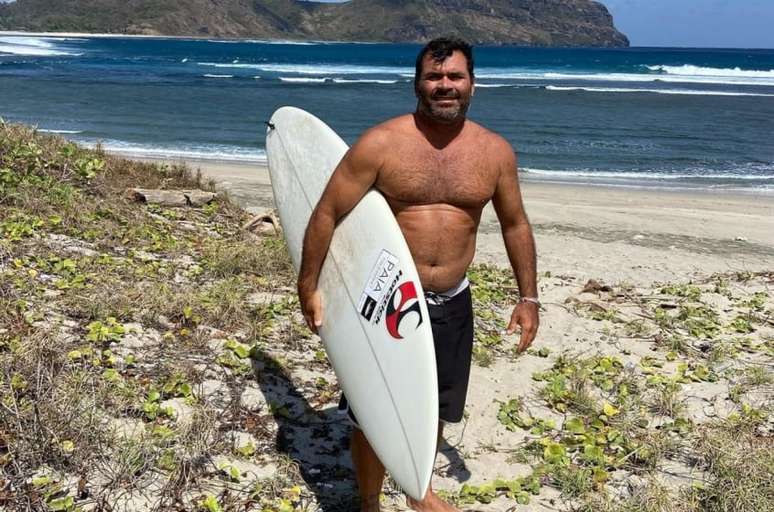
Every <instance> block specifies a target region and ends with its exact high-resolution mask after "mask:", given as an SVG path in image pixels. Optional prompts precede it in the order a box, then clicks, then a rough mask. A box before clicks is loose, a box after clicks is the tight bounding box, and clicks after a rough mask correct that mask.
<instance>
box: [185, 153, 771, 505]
mask: <svg viewBox="0 0 774 512" xmlns="http://www.w3.org/2000/svg"><path fill="white" fill-rule="evenodd" d="M189 164H191V165H192V167H194V168H199V169H200V170H201V172H202V173H203V175H204V176H205V177H208V178H211V179H213V180H215V182H216V183H217V188H219V189H221V190H224V191H227V192H228V194H229V195H230V197H232V198H233V199H235V200H236V201H237V202H238V203H239V204H240V205H242V206H243V207H245V208H246V209H248V210H250V211H254V212H258V211H260V210H262V209H265V208H270V207H271V206H272V194H271V188H270V183H269V179H268V172H267V169H266V168H265V167H262V166H258V165H255V166H245V165H234V164H213V163H211V162H189ZM522 189H523V197H524V202H525V205H526V209H527V212H528V214H529V216H530V219H531V222H532V225H533V228H534V232H535V237H536V242H537V251H538V265H539V274H540V279H539V284H540V293H541V298H542V300H543V303H544V311H543V313H542V316H541V329H540V332H539V334H538V338H537V340H536V341H535V344H534V347H536V348H542V347H546V348H549V349H550V351H551V354H552V356H551V357H550V358H540V357H537V356H535V355H528V354H525V355H522V356H521V357H519V358H518V359H515V360H514V359H513V358H497V359H496V360H495V361H494V363H493V364H492V365H491V366H489V367H486V368H484V367H478V366H474V368H473V372H472V376H471V383H470V389H469V395H468V405H467V415H468V417H467V420H466V421H465V422H464V424H461V425H453V426H450V427H449V428H448V429H447V431H446V433H445V438H446V442H445V443H444V444H443V445H442V453H441V456H440V457H439V459H438V464H437V471H436V477H435V479H434V482H435V485H436V487H437V488H440V489H447V490H450V491H452V492H456V491H458V490H459V489H460V486H461V485H462V484H463V483H469V484H473V485H477V484H481V483H484V482H487V481H491V480H492V479H494V478H498V477H503V478H514V477H517V476H520V475H525V474H528V473H529V472H530V467H529V466H527V465H524V464H518V463H512V462H509V461H508V455H509V452H510V451H511V450H512V449H513V448H515V447H517V446H518V445H519V443H521V442H522V441H523V440H524V439H525V437H526V436H527V433H526V432H516V433H514V432H508V431H506V430H505V429H504V428H503V426H502V425H500V424H499V423H498V420H497V411H498V407H499V403H498V402H497V401H496V400H500V401H507V400H508V399H509V398H513V397H516V396H521V397H522V398H523V399H524V400H525V403H526V404H527V405H528V406H529V407H530V409H531V411H532V414H536V415H543V416H546V417H550V416H551V414H552V413H551V411H550V410H549V409H547V408H546V407H545V406H544V405H543V404H542V403H541V400H539V399H538V398H537V390H538V388H539V387H540V385H539V383H536V382H534V381H533V380H532V379H531V376H532V374H533V373H534V372H537V371H543V370H546V369H548V368H549V367H550V366H551V364H552V363H553V358H554V355H555V354H562V353H575V354H584V355H587V356H590V355H593V354H596V353H604V354H612V355H616V356H621V354H626V355H625V356H623V357H624V359H627V358H629V359H630V360H633V361H637V360H638V359H637V358H639V357H643V356H645V355H649V354H653V352H652V349H653V347H652V343H647V342H644V341H642V340H640V341H637V340H626V339H613V338H614V337H612V336H611V337H607V336H605V335H602V334H601V332H604V331H603V329H602V327H601V324H600V322H596V321H594V320H591V319H589V318H583V317H581V316H578V315H577V314H575V313H574V312H572V311H571V310H570V308H567V307H566V301H567V300H568V299H570V300H574V298H578V297H582V296H583V294H581V289H582V288H583V285H584V283H585V282H586V281H587V280H588V279H591V278H593V279H596V280H598V281H600V282H603V283H607V284H611V285H616V284H622V283H628V284H631V285H633V286H635V287H639V288H648V287H651V286H653V284H654V282H660V281H673V282H674V281H677V282H687V281H689V280H691V279H693V278H701V277H706V276H708V275H710V274H712V273H715V272H727V271H753V272H754V271H763V270H772V269H774V198H772V197H767V196H753V195H730V194H725V193H685V192H666V191H652V190H635V189H620V188H603V187H592V186H569V185H557V184H548V183H540V182H534V181H529V180H525V181H524V183H523V184H522ZM476 259H477V262H479V263H482V262H487V263H495V264H498V265H504V266H507V262H508V260H507V256H506V254H505V250H504V247H503V243H502V238H501V236H500V233H499V227H498V224H497V219H496V216H495V214H494V212H493V210H492V209H491V206H489V207H487V210H486V211H485V215H484V217H483V219H482V223H481V229H480V234H479V237H478V252H477V256H476ZM586 295H588V294H586ZM513 341H514V338H511V339H510V340H509V342H510V343H513ZM624 345H625V350H623V347H624ZM689 388H690V397H689V398H688V407H689V409H690V410H691V411H692V413H691V416H692V419H693V420H694V421H696V422H697V423H700V422H702V421H707V419H708V418H710V417H713V416H716V415H720V414H722V411H721V410H720V408H722V407H725V406H728V405H729V403H728V400H727V394H728V389H727V386H726V385H725V384H723V385H721V384H720V383H714V384H713V383H697V384H695V385H694V384H692V385H691V386H689ZM731 405H733V404H731ZM339 459H340V462H339V463H341V464H347V462H348V461H347V457H346V454H344V453H342V454H341V456H340V457H339ZM665 474H666V473H665ZM668 474H669V475H670V476H669V478H671V479H672V481H673V482H676V483H682V484H685V483H689V481H690V478H691V477H692V469H691V468H688V467H677V468H672V469H671V471H670V472H669V473H668ZM388 501H391V505H390V508H389V510H393V509H394V510H400V509H401V505H400V503H399V500H388ZM511 505H513V503H512V502H511V503H509V504H508V503H505V502H504V501H503V500H502V499H499V500H496V501H495V502H493V503H491V504H488V505H479V506H477V507H476V510H505V509H506V508H508V507H509V506H511ZM565 506H566V503H563V502H562V500H561V499H560V498H559V493H558V491H556V490H554V489H552V488H550V487H543V489H542V490H541V493H540V496H537V497H535V499H533V500H532V502H531V503H530V505H529V506H527V507H519V510H526V511H544V510H561V509H563V508H564V507H565Z"/></svg>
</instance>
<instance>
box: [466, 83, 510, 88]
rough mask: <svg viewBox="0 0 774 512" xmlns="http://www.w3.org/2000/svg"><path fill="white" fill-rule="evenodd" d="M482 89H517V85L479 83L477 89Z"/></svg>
mask: <svg viewBox="0 0 774 512" xmlns="http://www.w3.org/2000/svg"><path fill="white" fill-rule="evenodd" d="M481 87H483V88H484V89H486V88H489V87H491V88H497V87H517V85H516V84H481V83H477V84H476V88H477V89H478V88H481Z"/></svg>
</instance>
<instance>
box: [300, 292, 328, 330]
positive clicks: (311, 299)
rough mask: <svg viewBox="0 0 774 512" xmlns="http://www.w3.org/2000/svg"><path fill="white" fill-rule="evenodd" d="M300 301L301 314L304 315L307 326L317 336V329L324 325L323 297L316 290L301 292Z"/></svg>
mask: <svg viewBox="0 0 774 512" xmlns="http://www.w3.org/2000/svg"><path fill="white" fill-rule="evenodd" d="M298 300H299V302H300V303H301V313H303V315H304V319H305V320H306V325H308V326H309V329H310V330H311V331H312V332H313V333H315V334H317V329H319V328H320V326H321V325H322V309H323V308H322V295H320V291H319V290H317V289H316V288H315V289H314V290H312V291H310V292H305V291H299V292H298Z"/></svg>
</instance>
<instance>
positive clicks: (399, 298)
mask: <svg viewBox="0 0 774 512" xmlns="http://www.w3.org/2000/svg"><path fill="white" fill-rule="evenodd" d="M409 313H416V314H417V319H418V321H417V323H416V325H414V329H416V328H418V327H419V326H420V325H422V320H423V319H422V309H421V308H420V306H419V299H418V297H417V287H416V286H415V285H414V282H413V281H406V282H405V283H401V285H400V286H398V288H397V289H395V291H394V292H392V295H391V296H390V300H389V302H388V303H387V315H386V317H385V321H384V323H385V325H386V326H387V332H389V333H390V336H392V337H393V338H395V339H398V340H402V339H403V336H401V335H400V324H401V322H403V320H404V319H405V318H406V316H407V315H408V314H409Z"/></svg>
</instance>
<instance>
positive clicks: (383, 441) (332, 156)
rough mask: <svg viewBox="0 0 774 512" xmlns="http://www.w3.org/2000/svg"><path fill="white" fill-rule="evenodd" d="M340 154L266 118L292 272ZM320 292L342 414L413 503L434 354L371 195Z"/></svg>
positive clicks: (431, 402)
mask: <svg viewBox="0 0 774 512" xmlns="http://www.w3.org/2000/svg"><path fill="white" fill-rule="evenodd" d="M347 149H348V147H347V145H346V143H345V142H344V141H343V140H342V139H341V138H340V137H339V136H338V135H336V133H335V132H334V131H333V130H331V129H330V128H329V127H328V126H327V125H326V124H325V123H323V122H322V121H320V120H319V119H317V118H316V117H314V116H313V115H311V114H309V113H308V112H305V111H303V110H300V109H297V108H294V107H282V108H280V109H279V110H277V111H276V112H275V113H274V114H273V115H272V117H271V121H270V126H269V128H268V130H267V135H266V152H267V154H268V159H269V171H270V174H271V184H272V189H273V191H274V201H275V204H276V207H277V209H278V211H279V216H280V221H281V223H282V227H283V229H284V233H285V238H286V240H287V243H288V247H289V249H290V256H291V259H292V260H293V264H294V266H295V267H296V270H298V268H299V265H300V263H301V249H302V243H303V237H304V232H305V230H306V226H307V224H308V222H309V217H310V216H311V213H312V210H313V209H314V207H315V206H316V205H317V202H318V201H319V199H320V196H321V195H322V192H323V190H324V188H325V186H326V185H327V183H328V180H329V179H330V176H331V174H332V173H333V170H334V169H335V167H336V166H337V165H338V163H339V161H341V159H342V157H343V156H344V154H345V153H346V151H347ZM318 287H319V289H320V291H321V294H322V297H323V325H322V327H321V329H320V336H321V338H322V340H323V343H324V345H325V349H326V351H327V353H328V357H329V359H330V361H331V363H332V365H333V369H334V371H335V372H336V375H337V377H338V379H339V384H340V385H341V388H342V389H343V390H344V394H345V395H346V397H347V400H348V401H349V404H350V407H351V408H352V410H353V412H354V413H355V416H356V417H357V420H358V423H359V424H360V427H361V429H362V430H363V433H364V434H365V436H366V438H367V439H368V441H369V443H370V444H371V446H372V447H373V449H374V451H375V452H376V454H377V455H378V456H379V459H380V460H381V461H382V463H383V464H384V466H385V468H387V470H388V471H389V472H390V474H391V475H392V477H393V479H394V480H395V481H396V482H397V483H398V484H399V485H400V486H401V488H402V489H403V490H404V492H406V493H407V494H408V495H410V496H412V497H413V498H415V499H421V498H422V497H423V496H424V493H425V491H426V490H427V487H428V485H429V483H430V477H431V475H432V470H433V461H434V459H435V450H436V435H437V428H438V382H437V376H436V367H435V351H434V349H433V338H432V331H431V328H430V317H429V315H428V312H427V305H426V304H425V301H424V300H422V297H423V291H422V286H421V285H420V283H419V276H418V275H417V271H416V268H415V267H414V261H413V259H412V257H411V253H410V252H409V249H408V246H407V245H406V241H405V239H404V238H403V234H402V233H401V231H400V228H399V226H398V223H397V221H396V220H395V216H394V215H393V213H392V211H391V210H390V207H389V206H388V205H387V202H386V201H385V199H384V197H383V196H382V195H381V194H380V193H379V192H377V191H376V190H370V191H369V192H368V193H366V195H365V197H363V199H362V200H361V201H360V202H359V203H358V204H357V206H356V207H355V208H354V209H353V210H352V211H351V212H350V213H349V214H348V215H347V216H346V217H345V218H344V219H342V220H341V222H340V223H339V225H338V226H337V227H336V230H335V232H334V235H333V239H332V241H331V245H330V249H329V252H328V256H327V258H326V260H325V263H324V265H323V268H322V272H321V274H320V279H319V282H318Z"/></svg>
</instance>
